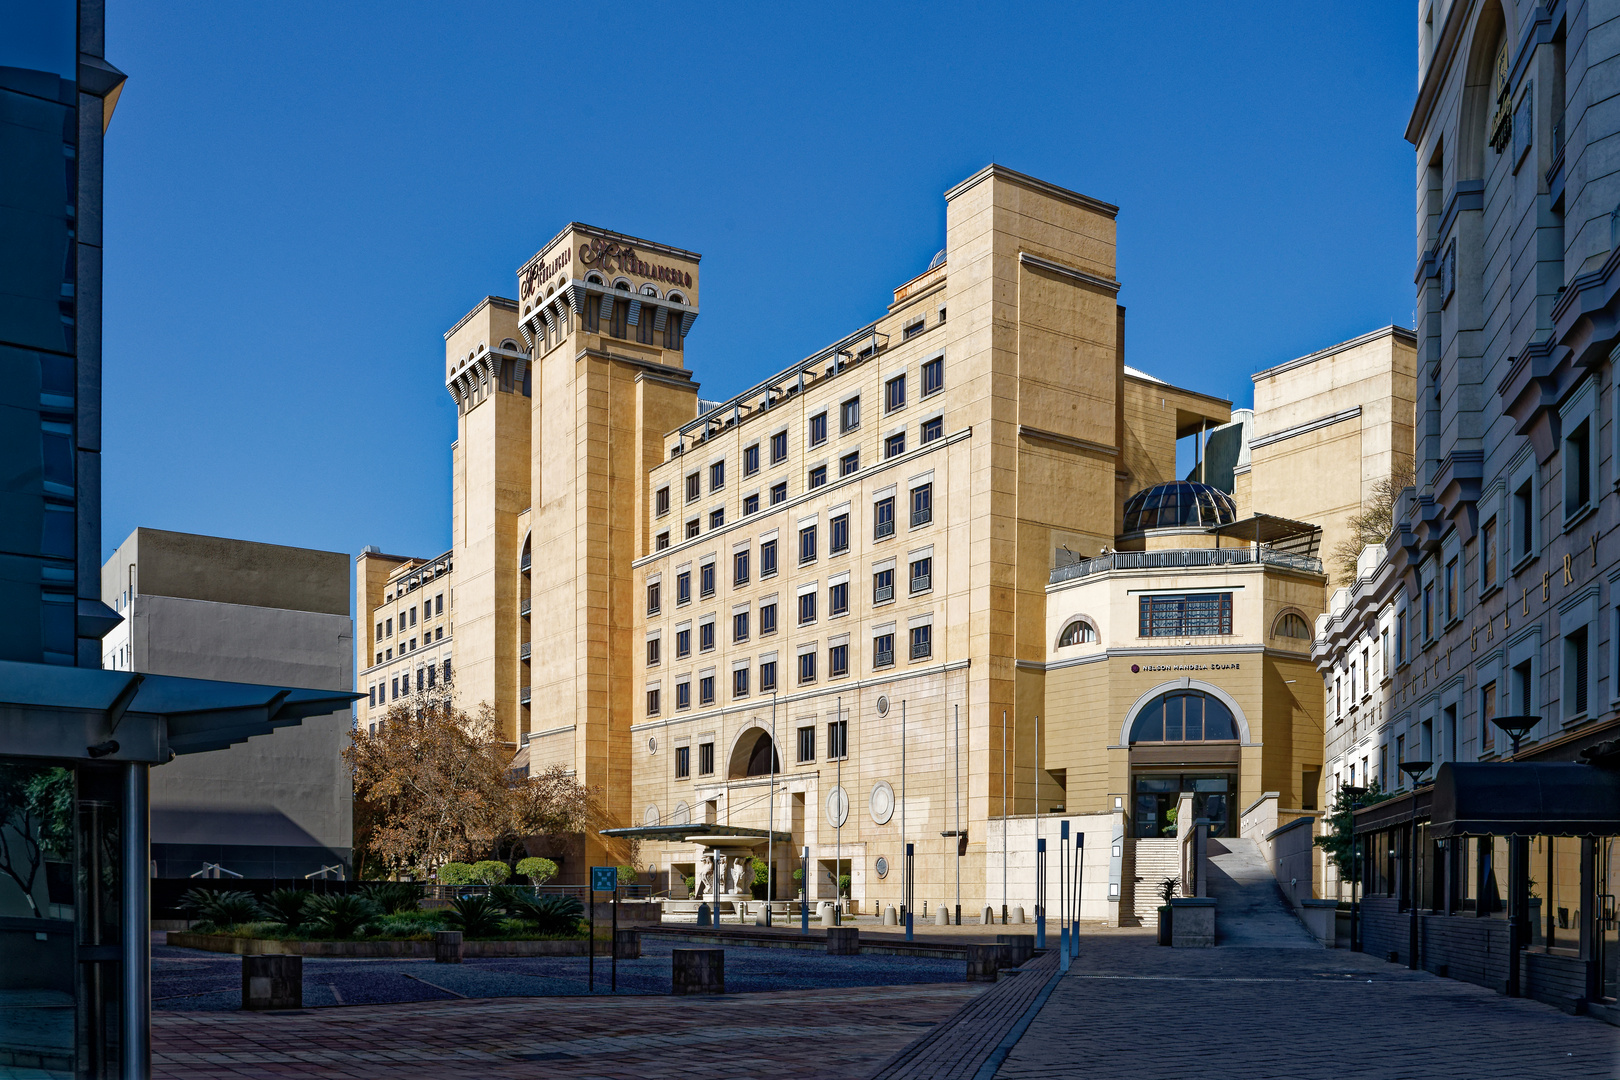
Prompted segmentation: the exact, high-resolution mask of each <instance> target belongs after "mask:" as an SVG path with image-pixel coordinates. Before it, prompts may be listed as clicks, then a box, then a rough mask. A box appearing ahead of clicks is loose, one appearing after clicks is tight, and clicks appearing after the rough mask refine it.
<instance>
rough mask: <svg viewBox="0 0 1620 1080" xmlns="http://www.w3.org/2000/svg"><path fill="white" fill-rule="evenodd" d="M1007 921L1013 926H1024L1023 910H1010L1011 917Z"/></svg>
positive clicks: (1018, 908) (1019, 908)
mask: <svg viewBox="0 0 1620 1080" xmlns="http://www.w3.org/2000/svg"><path fill="white" fill-rule="evenodd" d="M1007 921H1008V922H1010V923H1014V924H1016V925H1018V926H1023V925H1024V909H1023V908H1021V907H1015V908H1013V909H1012V915H1011V917H1010V918H1008V919H1007Z"/></svg>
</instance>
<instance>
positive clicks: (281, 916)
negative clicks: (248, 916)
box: [260, 889, 310, 934]
mask: <svg viewBox="0 0 1620 1080" xmlns="http://www.w3.org/2000/svg"><path fill="white" fill-rule="evenodd" d="M309 897H310V893H309V892H308V891H307V890H305V889H277V890H276V891H275V892H272V893H270V894H269V895H268V896H266V897H265V898H264V899H263V900H262V901H260V906H261V907H263V908H264V913H265V914H266V915H268V916H269V917H270V918H271V920H272V921H274V922H278V923H280V924H281V925H283V926H285V927H286V928H287V929H288V930H289V931H290V932H292V933H295V934H296V933H297V932H298V931H299V930H300V929H301V928H302V927H303V925H304V923H305V922H307V921H308V920H309V915H308V913H307V912H306V911H305V908H306V906H307V905H308V903H309Z"/></svg>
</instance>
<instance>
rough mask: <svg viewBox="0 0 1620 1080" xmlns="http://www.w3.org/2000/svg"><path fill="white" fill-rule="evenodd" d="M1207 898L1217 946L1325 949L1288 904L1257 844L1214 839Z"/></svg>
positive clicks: (1230, 839)
mask: <svg viewBox="0 0 1620 1080" xmlns="http://www.w3.org/2000/svg"><path fill="white" fill-rule="evenodd" d="M1207 892H1208V894H1209V895H1210V896H1212V897H1213V898H1214V899H1215V944H1216V945H1218V946H1222V945H1224V946H1237V947H1248V948H1268V949H1319V948H1321V947H1322V946H1321V943H1319V942H1318V941H1317V940H1316V938H1315V937H1314V936H1313V935H1312V934H1311V932H1310V931H1309V930H1307V929H1305V924H1304V923H1302V922H1300V921H1299V917H1298V916H1297V915H1295V914H1294V909H1293V908H1291V907H1289V906H1288V901H1286V900H1284V899H1283V895H1282V892H1281V891H1280V890H1279V889H1278V888H1277V879H1276V878H1275V877H1274V876H1273V875H1272V873H1271V867H1269V866H1267V865H1266V860H1265V857H1264V856H1262V855H1261V854H1260V848H1259V847H1258V846H1257V845H1256V844H1255V842H1254V841H1253V840H1240V839H1232V838H1225V837H1222V838H1220V839H1216V838H1214V837H1211V838H1210V841H1209V881H1208V887H1207Z"/></svg>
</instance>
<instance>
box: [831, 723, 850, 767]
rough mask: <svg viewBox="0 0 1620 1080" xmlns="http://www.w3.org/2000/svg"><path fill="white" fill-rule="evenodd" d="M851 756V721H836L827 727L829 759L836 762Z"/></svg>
mask: <svg viewBox="0 0 1620 1080" xmlns="http://www.w3.org/2000/svg"><path fill="white" fill-rule="evenodd" d="M848 756H849V721H848V720H834V721H833V722H832V723H830V724H828V725H827V758H828V760H831V761H836V760H838V759H839V758H841V757H848Z"/></svg>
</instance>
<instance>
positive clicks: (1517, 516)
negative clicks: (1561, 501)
mask: <svg viewBox="0 0 1620 1080" xmlns="http://www.w3.org/2000/svg"><path fill="white" fill-rule="evenodd" d="M1535 509H1536V489H1535V477H1534V476H1529V477H1526V478H1525V481H1524V483H1522V484H1520V485H1519V487H1518V490H1516V491H1514V493H1513V562H1514V565H1518V563H1519V561H1520V560H1521V559H1526V558H1529V556H1530V553H1531V552H1532V551H1534V550H1535V540H1536V518H1535Z"/></svg>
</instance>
